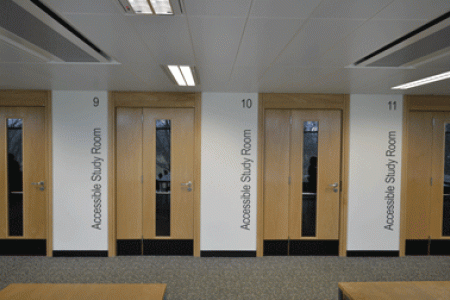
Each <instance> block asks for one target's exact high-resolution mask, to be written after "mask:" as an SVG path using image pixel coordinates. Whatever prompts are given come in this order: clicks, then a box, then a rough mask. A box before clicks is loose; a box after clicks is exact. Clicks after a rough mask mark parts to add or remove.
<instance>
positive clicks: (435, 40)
mask: <svg viewBox="0 0 450 300" xmlns="http://www.w3.org/2000/svg"><path fill="white" fill-rule="evenodd" d="M449 37H450V12H447V13H446V14H444V15H442V16H440V17H439V18H436V19H434V20H432V21H431V22H428V23H427V24H425V25H423V26H421V27H419V28H417V29H416V30H414V31H412V32H410V33H408V34H406V35H404V36H402V37H400V38H398V39H397V40H395V41H393V42H392V43H389V44H388V45H386V46H384V47H382V48H380V49H378V50H377V51H375V52H373V53H371V54H369V55H367V56H365V57H363V58H361V59H360V60H358V61H357V62H355V63H354V64H352V65H351V66H350V67H357V68H358V67H364V68H368V67H369V68H371V67H372V68H414V67H416V66H418V65H421V64H424V63H427V62H430V61H433V60H435V59H438V58H441V57H443V56H446V55H449V54H450V38H449Z"/></svg>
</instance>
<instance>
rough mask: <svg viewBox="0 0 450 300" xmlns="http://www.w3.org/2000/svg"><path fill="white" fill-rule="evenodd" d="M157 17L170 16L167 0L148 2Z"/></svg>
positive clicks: (171, 12)
mask: <svg viewBox="0 0 450 300" xmlns="http://www.w3.org/2000/svg"><path fill="white" fill-rule="evenodd" d="M150 3H151V4H152V6H153V9H154V10H155V14H157V15H172V14H173V10H172V6H171V5H170V2H169V0H150Z"/></svg>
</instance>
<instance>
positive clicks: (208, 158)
mask: <svg viewBox="0 0 450 300" xmlns="http://www.w3.org/2000/svg"><path fill="white" fill-rule="evenodd" d="M247 99H251V102H252V106H251V108H247V107H245V108H244V107H243V102H242V100H246V101H247ZM246 101H245V102H246ZM257 114H258V94H256V93H251V94H250V93H249V94H237V93H228V94H227V93H220V94H218V93H203V94H202V146H201V151H202V153H201V159H202V168H201V239H200V248H201V250H203V251H204V250H209V251H212V250H227V251H242V250H251V251H256V199H257V195H256V191H257V176H256V175H257V150H258V149H257V145H258V141H257V136H258V132H257V128H258V116H257ZM245 130H248V131H245ZM245 134H247V135H248V136H249V137H250V140H251V141H250V140H247V142H249V143H247V145H246V147H247V148H248V149H249V150H248V151H246V152H242V149H245V148H244V135H245ZM249 147H251V148H249ZM243 154H244V155H243ZM243 163H246V164H247V165H243ZM245 169H249V170H250V175H242V174H243V172H244V171H245V172H248V170H245ZM243 176H244V177H243ZM245 176H249V177H245ZM249 179H250V181H248V180H249ZM244 186H246V188H245V189H244ZM243 191H244V192H243ZM247 191H249V194H247V193H246V192H247ZM242 196H244V199H243V198H242ZM244 201H246V202H244ZM244 206H248V207H244ZM244 210H246V211H244ZM248 211H249V214H250V218H248V215H246V217H247V218H246V220H245V222H246V223H244V214H245V213H248ZM248 220H250V221H248ZM248 222H250V223H249V224H248ZM245 225H248V226H245Z"/></svg>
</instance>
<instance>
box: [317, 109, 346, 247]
mask: <svg viewBox="0 0 450 300" xmlns="http://www.w3.org/2000/svg"><path fill="white" fill-rule="evenodd" d="M317 119H318V120H319V159H318V172H317V176H318V178H317V238H318V239H322V240H332V239H334V240H336V239H338V238H339V198H340V192H339V190H340V186H339V187H338V188H337V189H338V192H335V191H334V188H333V187H331V186H330V185H331V184H335V183H337V184H338V185H340V168H341V112H340V111H321V112H317Z"/></svg>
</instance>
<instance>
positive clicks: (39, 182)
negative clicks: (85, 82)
mask: <svg viewBox="0 0 450 300" xmlns="http://www.w3.org/2000/svg"><path fill="white" fill-rule="evenodd" d="M0 127H1V128H2V130H0V141H1V145H2V147H0V157H2V159H0V170H2V171H1V172H0V174H1V175H0V195H1V197H0V211H1V217H0V239H27V240H45V239H46V238H47V197H46V195H47V191H46V189H45V188H46V186H45V184H46V183H45V178H46V177H45V176H46V165H45V140H46V139H45V111H44V108H43V107H2V108H0ZM43 247H44V248H45V241H44V246H43ZM44 252H45V250H44Z"/></svg>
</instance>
